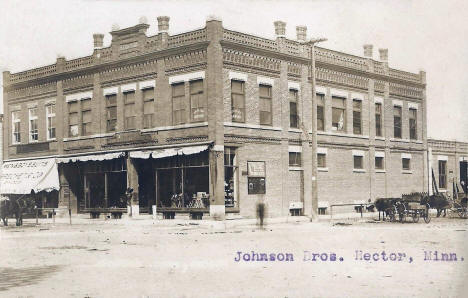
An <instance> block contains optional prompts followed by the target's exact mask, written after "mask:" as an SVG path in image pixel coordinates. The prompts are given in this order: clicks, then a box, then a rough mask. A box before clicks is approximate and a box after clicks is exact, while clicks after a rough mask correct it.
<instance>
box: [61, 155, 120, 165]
mask: <svg viewBox="0 0 468 298" xmlns="http://www.w3.org/2000/svg"><path fill="white" fill-rule="evenodd" d="M124 155H125V153H124V152H113V153H105V154H91V155H81V156H70V157H62V158H57V163H68V162H77V161H103V160H110V159H114V158H119V157H122V156H124Z"/></svg>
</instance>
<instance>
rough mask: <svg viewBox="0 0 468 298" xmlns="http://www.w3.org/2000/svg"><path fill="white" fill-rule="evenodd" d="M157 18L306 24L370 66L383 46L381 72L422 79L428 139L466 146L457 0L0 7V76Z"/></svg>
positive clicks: (253, 29)
mask: <svg viewBox="0 0 468 298" xmlns="http://www.w3.org/2000/svg"><path fill="white" fill-rule="evenodd" d="M161 15H167V16H169V17H170V29H169V33H170V34H177V33H181V32H185V31H190V30H194V29H197V28H202V27H204V26H205V22H206V18H207V17H208V16H210V15H216V16H217V17H219V18H221V20H222V22H223V26H224V27H225V28H228V29H232V30H235V31H241V32H244V33H250V34H253V35H258V36H262V37H266V38H271V39H274V26H273V22H274V21H277V20H282V21H284V22H286V23H287V25H286V36H287V37H288V38H291V39H295V35H296V30H295V27H296V26H298V25H305V26H307V28H308V30H307V35H308V38H311V37H326V38H328V41H327V42H324V43H322V44H321V46H323V47H326V48H329V49H333V50H338V51H343V52H346V53H349V54H354V55H360V56H362V55H363V47H362V46H363V45H364V44H368V43H369V44H373V45H374V59H378V49H379V48H388V51H389V54H388V56H389V66H390V67H392V68H397V69H402V70H405V71H410V72H415V73H418V72H419V71H420V70H424V71H426V72H427V108H428V123H427V125H428V137H431V138H438V139H446V140H459V141H465V142H468V102H467V100H466V98H465V93H466V92H465V90H464V89H466V88H467V87H468V72H467V71H465V69H467V66H468V55H467V54H468V1H464V0H453V1H450V0H445V1H439V0H431V1H422V0H421V1H419V0H418V1H411V0H406V1H405V0H393V1H392V0H373V1H370V0H364V1H356V0H354V1H351V0H340V1H339V0H311V1H305V0H296V1H294V0H292V1H274V0H270V1H257V0H255V1H245V0H244V1H242V0H240V1H233V0H230V1H226V0H220V1H201V0H198V1H177V0H173V1H151V0H134V1H130V0H81V1H79V0H76V1H74V0H69V1H65V0H61V1H56V0H47V1H42V0H36V1H27V0H21V1H13V0H1V1H0V71H2V72H3V71H6V70H8V71H10V72H12V73H15V72H19V71H23V70H27V69H31V68H36V67H40V66H44V65H50V64H53V63H55V61H56V58H57V56H58V55H63V56H65V58H66V59H69V60H71V59H74V58H78V57H82V56H87V55H90V54H91V53H92V50H93V38H92V34H93V33H104V34H105V38H104V44H105V45H106V46H107V45H109V43H110V34H109V32H110V31H111V28H112V25H113V24H118V25H119V27H120V28H125V27H130V26H133V25H135V24H137V23H138V21H139V19H140V17H142V16H145V17H146V18H147V20H148V23H149V24H150V28H149V29H148V32H147V34H148V35H154V34H156V33H157V20H156V18H157V17H158V16H161ZM0 76H1V75H0ZM1 82H3V80H2V81H1ZM0 88H1V87H0ZM0 91H1V92H0V99H1V104H0V110H1V111H3V99H2V98H3V96H2V95H3V90H0Z"/></svg>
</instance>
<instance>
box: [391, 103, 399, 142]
mask: <svg viewBox="0 0 468 298" xmlns="http://www.w3.org/2000/svg"><path fill="white" fill-rule="evenodd" d="M393 137H394V138H398V139H401V107H400V106H393Z"/></svg>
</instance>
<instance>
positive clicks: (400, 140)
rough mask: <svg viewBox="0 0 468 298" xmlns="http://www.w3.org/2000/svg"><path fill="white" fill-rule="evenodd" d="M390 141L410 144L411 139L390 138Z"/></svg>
mask: <svg viewBox="0 0 468 298" xmlns="http://www.w3.org/2000/svg"><path fill="white" fill-rule="evenodd" d="M390 141H392V142H403V143H409V142H410V140H409V139H399V138H390Z"/></svg>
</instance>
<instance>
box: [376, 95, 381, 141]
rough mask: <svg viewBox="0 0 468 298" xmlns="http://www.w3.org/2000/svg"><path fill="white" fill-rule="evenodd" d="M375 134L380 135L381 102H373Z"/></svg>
mask: <svg viewBox="0 0 468 298" xmlns="http://www.w3.org/2000/svg"><path fill="white" fill-rule="evenodd" d="M375 136H377V137H381V136H382V104H381V103H375Z"/></svg>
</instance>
